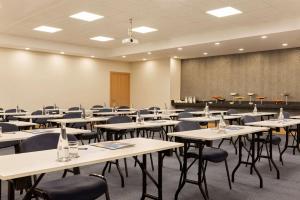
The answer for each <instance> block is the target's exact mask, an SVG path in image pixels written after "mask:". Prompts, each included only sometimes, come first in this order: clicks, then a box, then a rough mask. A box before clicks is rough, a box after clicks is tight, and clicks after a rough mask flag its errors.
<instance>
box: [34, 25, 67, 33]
mask: <svg viewBox="0 0 300 200" xmlns="http://www.w3.org/2000/svg"><path fill="white" fill-rule="evenodd" d="M33 30H35V31H41V32H47V33H56V32H58V31H61V30H62V29H61V28H56V27H51V26H38V27H36V28H34V29H33Z"/></svg>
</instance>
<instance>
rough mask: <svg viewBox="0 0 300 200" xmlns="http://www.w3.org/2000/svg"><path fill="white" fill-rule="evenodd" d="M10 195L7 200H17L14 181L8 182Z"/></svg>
mask: <svg viewBox="0 0 300 200" xmlns="http://www.w3.org/2000/svg"><path fill="white" fill-rule="evenodd" d="M7 183H8V194H7V199H8V200H15V186H14V182H13V180H9V181H8V182H7Z"/></svg>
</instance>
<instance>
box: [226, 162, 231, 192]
mask: <svg viewBox="0 0 300 200" xmlns="http://www.w3.org/2000/svg"><path fill="white" fill-rule="evenodd" d="M225 168H226V173H227V179H228V184H229V188H230V189H232V187H231V180H230V175H229V169H228V164H227V160H225Z"/></svg>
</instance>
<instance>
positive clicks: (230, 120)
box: [179, 115, 241, 124]
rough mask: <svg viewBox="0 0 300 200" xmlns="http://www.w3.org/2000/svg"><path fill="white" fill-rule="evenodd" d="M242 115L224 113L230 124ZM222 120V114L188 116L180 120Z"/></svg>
mask: <svg viewBox="0 0 300 200" xmlns="http://www.w3.org/2000/svg"><path fill="white" fill-rule="evenodd" d="M240 118H241V117H240V116H233V115H224V120H228V121H229V124H232V122H233V121H236V120H238V119H240ZM220 120H221V116H211V117H187V118H180V119H179V121H189V122H199V123H201V122H216V123H217V122H219V121H220Z"/></svg>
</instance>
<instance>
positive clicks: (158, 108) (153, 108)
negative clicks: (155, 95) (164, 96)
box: [149, 106, 160, 110]
mask: <svg viewBox="0 0 300 200" xmlns="http://www.w3.org/2000/svg"><path fill="white" fill-rule="evenodd" d="M155 109H156V110H160V107H156V106H152V107H150V108H149V110H155Z"/></svg>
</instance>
